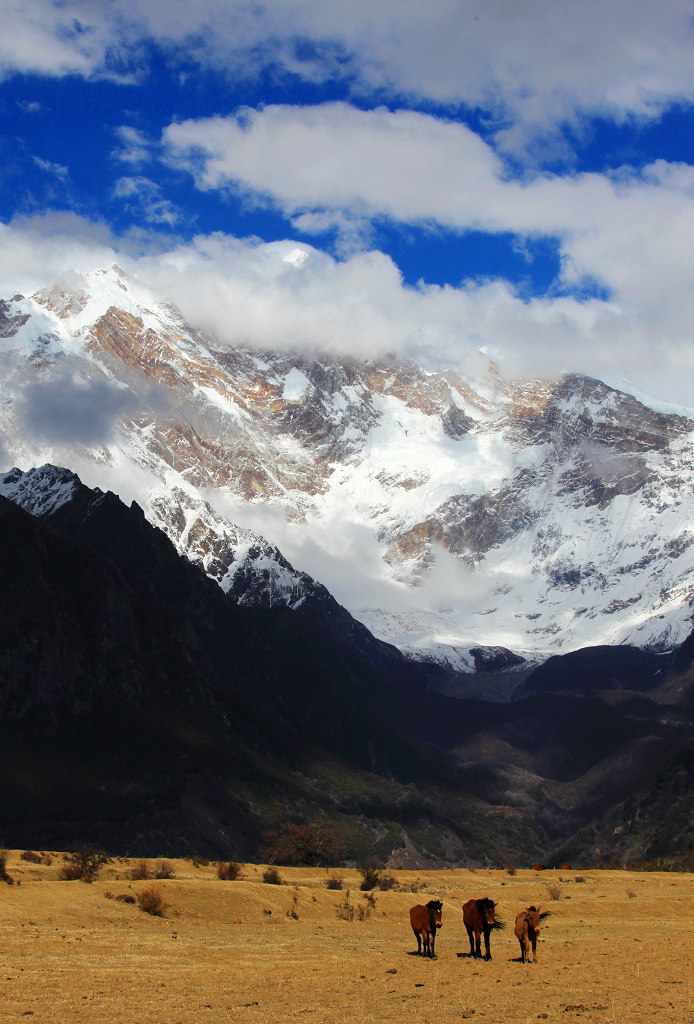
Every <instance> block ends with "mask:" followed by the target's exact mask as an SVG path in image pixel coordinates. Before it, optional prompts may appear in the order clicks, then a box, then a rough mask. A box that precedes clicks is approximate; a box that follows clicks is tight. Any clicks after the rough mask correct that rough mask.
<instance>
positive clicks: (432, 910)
mask: <svg viewBox="0 0 694 1024" xmlns="http://www.w3.org/2000/svg"><path fill="white" fill-rule="evenodd" d="M442 910H443V904H442V903H441V900H429V902H428V903H427V905H426V906H423V904H421V903H418V904H417V906H416V907H412V909H411V910H410V924H411V925H412V931H413V932H414V934H415V937H416V939H417V955H418V956H422V953H423V955H424V956H428V957H432V958H433V957H434V956H435V953H434V946H435V943H436V929H437V928H440V927H441V911H442ZM422 946H423V947H424V948H423V950H422Z"/></svg>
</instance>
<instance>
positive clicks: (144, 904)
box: [137, 885, 169, 917]
mask: <svg viewBox="0 0 694 1024" xmlns="http://www.w3.org/2000/svg"><path fill="white" fill-rule="evenodd" d="M137 902H138V904H139V905H140V910H144V912H145V914H152V916H153V917H163V916H164V911H165V910H166V909H167V907H168V906H169V904H168V903H167V902H166V900H165V899H164V897H163V896H162V894H161V891H160V890H159V889H157V887H156V886H154V885H151V886H150V887H149V889H143V890H142V892H138V894H137Z"/></svg>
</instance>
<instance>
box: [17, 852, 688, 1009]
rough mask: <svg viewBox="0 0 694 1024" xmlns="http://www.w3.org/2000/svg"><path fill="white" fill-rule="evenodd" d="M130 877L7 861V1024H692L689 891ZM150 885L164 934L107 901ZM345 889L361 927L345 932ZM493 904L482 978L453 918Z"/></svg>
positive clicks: (453, 876)
mask: <svg viewBox="0 0 694 1024" xmlns="http://www.w3.org/2000/svg"><path fill="white" fill-rule="evenodd" d="M133 863H134V862H129V863H128V862H125V861H115V862H113V863H111V864H109V865H108V866H107V867H106V868H104V869H103V871H102V873H101V874H100V876H99V878H98V879H97V881H95V882H94V883H93V884H91V885H87V884H84V883H83V882H79V881H76V882H65V881H59V880H58V871H59V868H60V866H61V859H60V857H55V858H54V861H53V864H52V865H50V866H46V865H44V864H31V863H27V862H26V861H23V860H21V859H20V858H19V852H18V851H12V852H10V854H9V858H8V864H7V866H8V871H9V873H10V875H12V876H13V877H14V878H15V880H16V882H19V883H21V884H15V885H13V886H10V885H6V884H1V883H0V1020H1V1021H3V1022H5V1021H13V1022H14V1021H22V1022H27V1021H31V1022H32V1024H87V1022H88V1024H150V1022H151V1024H154V1022H156V1024H201V1022H202V1024H205V1022H209V1024H218V1022H220V1021H234V1022H238V1024H284V1022H286V1021H294V1020H298V1021H306V1022H317V1024H333V1022H335V1024H351V1022H357V1021H380V1022H381V1021H382V1022H393V1024H401V1022H402V1024H405V1022H407V1024H413V1022H416V1024H429V1022H431V1024H434V1022H435V1024H447V1022H449V1021H461V1020H464V1019H468V1020H472V1021H473V1022H474V1021H479V1022H480V1024H482V1022H486V1024H495V1022H499V1024H500V1022H512V1024H516V1022H530V1021H533V1022H535V1021H538V1020H540V1021H549V1022H552V1021H562V1022H564V1024H572V1022H574V1021H577V1020H580V1021H581V1022H589V1021H596V1022H598V1021H599V1022H605V1021H608V1022H619V1024H622V1022H628V1024H641V1022H644V1024H645V1022H649V1024H651V1022H652V1021H657V1022H673V1024H691V1022H694V1003H693V1002H692V997H693V994H694V993H693V991H692V977H691V971H690V956H691V954H692V950H693V949H694V913H693V912H692V911H693V899H694V876H692V875H683V874H680V875H672V874H638V873H627V872H619V871H586V872H582V873H578V872H574V871H566V870H564V871H545V872H542V873H536V872H533V871H530V870H519V871H518V872H517V873H516V874H515V875H513V876H511V875H509V874H508V873H506V872H504V871H486V870H480V871H467V870H449V871H440V872H434V871H424V872H420V873H415V872H408V871H397V872H394V874H395V876H396V878H397V883H398V890H395V891H389V892H380V891H378V890H376V891H375V893H374V896H375V901H376V906H375V908H369V904H368V903H367V900H366V897H365V894H363V893H361V892H360V891H359V881H360V876H359V875H358V873H357V872H356V871H342V872H340V873H341V874H342V875H343V877H344V879H345V889H344V890H343V891H331V890H328V889H327V888H326V880H327V877H328V872H326V871H323V870H318V869H315V870H314V869H308V868H306V869H290V868H283V869H280V870H281V874H282V878H283V880H284V883H285V884H283V885H282V886H274V885H268V884H265V883H263V881H262V878H261V872H262V869H261V868H259V867H258V866H245V867H244V868H243V870H242V874H241V878H240V880H238V881H234V882H231V881H220V880H219V879H218V877H217V873H216V870H215V867H214V865H209V866H203V867H195V866H194V865H193V864H192V863H191V862H190V861H174V862H173V864H174V867H175V872H176V877H175V878H173V879H167V880H162V881H155V882H149V881H131V880H129V879H128V871H129V868H130V867H132V865H133ZM152 864H153V866H154V862H152ZM331 873H332V872H331ZM581 877H582V878H583V879H584V880H583V881H580V880H577V879H580V878H581ZM151 885H155V886H157V887H158V888H159V889H160V890H161V892H162V894H163V896H164V899H165V900H166V901H167V902H168V903H169V907H168V909H167V910H166V916H165V917H153V916H150V915H148V914H145V913H143V911H142V910H140V909H139V907H138V906H137V904H135V905H132V904H128V903H125V902H122V901H119V900H116V899H113V898H107V895H106V894H107V893H110V894H111V896H117V895H127V894H129V895H133V894H135V893H138V892H140V891H142V889H144V888H147V887H149V886H151ZM418 886H422V888H421V889H419V891H417V892H416V894H413V892H412V891H409V892H407V891H402V890H404V889H406V888H407V887H409V888H410V890H412V889H417V887H418ZM550 888H554V889H555V895H556V890H559V898H558V899H555V900H552V899H551V898H550V891H549V890H550ZM347 889H349V890H350V895H349V905H350V906H352V907H354V908H355V914H354V918H353V919H352V920H344V919H341V918H340V917H339V916H338V911H339V910H340V906H341V905H342V904H344V902H345V895H346V890H347ZM483 896H490V897H492V898H493V899H494V900H497V901H498V903H499V908H498V910H499V914H500V916H501V917H502V918H503V920H504V922H505V923H506V928H505V929H504V930H503V931H496V932H494V933H493V934H492V957H493V959H492V960H491V961H490V962H486V961H483V960H475V959H470V958H469V957H468V956H466V955H465V956H461V955H459V954H462V953H467V951H468V948H469V944H468V941H467V936H466V934H465V931H464V928H463V923H462V910H461V906H462V904H463V902H464V901H465V900H467V899H468V898H470V897H475V898H479V897H483ZM433 897H439V898H441V899H442V900H443V904H444V910H443V927H442V929H441V931H440V932H439V935H438V939H437V947H436V948H437V954H438V956H437V958H436V959H435V960H426V959H424V958H421V957H417V956H413V955H412V951H413V949H416V942H415V939H414V936H413V935H412V932H411V930H410V927H409V913H408V912H409V908H410V907H411V906H412V905H413V904H415V903H420V902H426V901H427V900H428V899H430V898H433ZM530 903H535V904H541V905H542V907H543V909H548V910H551V912H552V916H551V917H550V918H549V919H548V920H547V921H546V922H544V927H543V931H542V934H541V939H540V943H539V944H538V963H537V964H536V965H529V966H524V965H522V964H521V963H520V962H519V959H518V956H519V947H518V944H517V941H516V939H515V937H514V935H513V918H514V917H515V914H516V912H517V911H518V910H519V909H521V908H523V907H525V906H527V905H528V904H530ZM360 907H363V908H364V910H363V911H362V912H361V914H360V911H359V908H360ZM369 909H370V914H369V916H368V917H366V916H365V917H364V919H363V920H359V917H360V916H362V915H365V914H366V911H367V910H369ZM346 916H349V915H346Z"/></svg>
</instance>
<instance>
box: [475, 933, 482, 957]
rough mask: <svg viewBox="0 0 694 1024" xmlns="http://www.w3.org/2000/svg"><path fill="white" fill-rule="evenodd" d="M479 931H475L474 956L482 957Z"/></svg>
mask: <svg viewBox="0 0 694 1024" xmlns="http://www.w3.org/2000/svg"><path fill="white" fill-rule="evenodd" d="M480 936H481V932H478V931H475V956H476V957H477V958H478V959H481V958H482V944H481V941H480Z"/></svg>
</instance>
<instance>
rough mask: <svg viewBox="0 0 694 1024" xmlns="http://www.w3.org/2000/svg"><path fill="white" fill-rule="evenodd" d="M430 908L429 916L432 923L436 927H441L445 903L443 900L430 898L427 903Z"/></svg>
mask: <svg viewBox="0 0 694 1024" xmlns="http://www.w3.org/2000/svg"><path fill="white" fill-rule="evenodd" d="M427 908H428V910H429V918H430V921H431V924H432V926H433V927H435V928H440V927H441V911H442V910H443V903H442V902H441V900H429V902H428V903H427Z"/></svg>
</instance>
